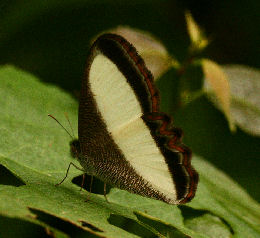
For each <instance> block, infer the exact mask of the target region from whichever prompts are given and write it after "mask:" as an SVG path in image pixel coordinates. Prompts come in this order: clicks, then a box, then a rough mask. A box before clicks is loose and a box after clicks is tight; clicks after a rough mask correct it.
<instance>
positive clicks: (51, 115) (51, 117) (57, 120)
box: [48, 114, 75, 140]
mask: <svg viewBox="0 0 260 238" xmlns="http://www.w3.org/2000/svg"><path fill="white" fill-rule="evenodd" d="M48 116H49V117H51V118H52V119H54V120H55V121H56V122H57V123H58V124H59V125H60V126H61V127H62V128H63V129H64V130H65V131H66V132H67V134H68V135H69V136H70V137H71V139H72V140H74V138H75V137H72V135H71V134H70V133H69V132H68V130H67V129H66V128H65V127H64V126H63V125H62V124H61V123H60V122H59V121H58V120H57V119H56V118H55V117H54V116H52V115H51V114H48Z"/></svg>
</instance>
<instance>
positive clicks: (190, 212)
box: [179, 206, 234, 235]
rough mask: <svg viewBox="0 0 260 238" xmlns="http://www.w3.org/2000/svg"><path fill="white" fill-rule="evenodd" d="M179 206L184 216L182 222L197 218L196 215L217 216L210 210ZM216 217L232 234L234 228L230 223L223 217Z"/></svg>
mask: <svg viewBox="0 0 260 238" xmlns="http://www.w3.org/2000/svg"><path fill="white" fill-rule="evenodd" d="M179 208H180V210H181V213H182V216H183V217H184V223H185V220H189V219H193V218H197V217H200V216H203V215H205V214H211V215H212V216H215V217H218V216H216V215H214V214H212V213H210V212H207V211H203V210H197V209H193V208H191V207H187V206H179ZM218 218H219V219H220V220H221V222H222V223H223V224H224V225H225V226H226V227H227V228H228V229H229V231H230V233H231V234H232V235H234V230H233V228H232V227H231V225H230V224H229V223H228V222H227V221H226V220H225V219H223V218H221V217H218Z"/></svg>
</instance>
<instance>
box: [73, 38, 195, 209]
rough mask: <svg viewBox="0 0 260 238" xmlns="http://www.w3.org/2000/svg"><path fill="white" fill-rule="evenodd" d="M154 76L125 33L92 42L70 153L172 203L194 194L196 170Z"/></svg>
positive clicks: (119, 183) (89, 167)
mask: <svg viewBox="0 0 260 238" xmlns="http://www.w3.org/2000/svg"><path fill="white" fill-rule="evenodd" d="M159 100H160V99H159V92H158V89H157V88H156V87H155V84H154V80H153V76H152V74H151V72H150V71H149V70H148V69H147V68H146V66H145V63H144V61H143V59H142V58H141V57H140V56H139V55H138V53H137V51H136V49H135V48H134V46H133V45H131V44H130V43H129V42H128V41H127V40H126V39H124V38H123V37H122V36H119V35H116V34H103V35H101V36H100V37H98V39H97V40H96V41H95V42H94V44H93V45H92V47H91V49H90V54H89V57H88V59H87V65H86V70H85V74H84V77H83V80H82V87H81V93H80V102H79V112H78V137H79V139H78V140H73V141H72V142H71V152H72V154H73V155H74V156H75V157H77V159H78V161H79V163H80V165H81V166H82V168H83V170H84V172H85V173H87V174H88V175H91V176H95V177H97V178H99V179H100V180H102V181H104V182H105V183H108V184H111V185H113V186H116V187H118V188H120V189H124V190H127V191H129V192H131V193H135V194H139V195H142V196H145V197H149V198H153V199H157V200H161V201H164V202H166V203H170V204H182V203H186V202H188V201H190V200H191V199H192V198H193V197H194V196H195V192H196V188H197V184H198V179H199V176H198V173H197V172H196V171H195V169H194V168H193V167H192V166H191V150H190V149H189V148H188V147H187V146H185V145H184V144H183V143H182V141H181V138H182V132H181V130H180V129H178V128H176V127H174V126H173V125H172V119H171V117H170V116H169V115H167V114H165V113H163V112H161V111H160V107H159Z"/></svg>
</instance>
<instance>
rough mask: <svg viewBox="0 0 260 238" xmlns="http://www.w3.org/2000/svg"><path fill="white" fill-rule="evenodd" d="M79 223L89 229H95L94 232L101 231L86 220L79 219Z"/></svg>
mask: <svg viewBox="0 0 260 238" xmlns="http://www.w3.org/2000/svg"><path fill="white" fill-rule="evenodd" d="M80 222H81V225H82V226H84V227H88V228H89V229H91V230H92V231H96V232H103V230H101V229H99V228H98V227H96V226H94V225H92V224H90V223H88V222H86V221H80Z"/></svg>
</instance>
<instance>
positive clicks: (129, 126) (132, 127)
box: [89, 54, 177, 200]
mask: <svg viewBox="0 0 260 238" xmlns="http://www.w3.org/2000/svg"><path fill="white" fill-rule="evenodd" d="M89 84H90V88H91V91H92V93H93V95H94V98H95V100H96V103H97V107H98V110H99V112H100V113H101V115H102V117H103V120H104V121H105V124H106V125H107V129H108V131H109V133H110V134H111V136H112V137H113V139H114V141H115V143H116V144H117V146H118V147H119V148H120V150H121V151H122V153H123V154H124V156H125V158H126V159H127V160H128V161H129V163H130V164H131V166H132V167H133V168H134V169H135V170H136V172H137V173H138V174H139V175H140V176H142V177H143V178H144V179H145V180H147V181H148V182H149V183H150V184H151V185H152V186H153V187H154V189H156V190H158V191H160V192H162V193H163V194H164V195H165V196H166V197H168V198H169V199H171V200H176V199H177V198H176V197H177V195H176V188H175V186H174V183H173V181H172V177H171V174H170V172H169V170H168V166H167V164H166V162H165V160H164V157H163V155H162V154H161V152H160V150H159V149H158V147H157V145H156V143H155V141H154V139H153V137H152V136H151V133H150V130H149V129H148V127H147V126H146V124H145V123H144V121H143V120H142V118H141V116H142V109H141V106H140V103H139V101H138V100H137V98H136V95H135V93H134V91H133V89H132V88H131V86H130V85H129V83H128V82H127V79H126V78H125V77H124V75H123V74H122V73H121V72H120V71H119V70H118V68H117V66H116V65H115V64H114V63H113V62H112V61H111V60H110V59H109V58H107V57H106V56H104V55H102V54H98V55H97V56H96V57H95V58H94V60H93V62H92V65H91V67H90V71H89Z"/></svg>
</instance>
